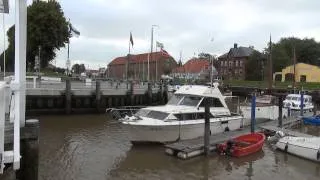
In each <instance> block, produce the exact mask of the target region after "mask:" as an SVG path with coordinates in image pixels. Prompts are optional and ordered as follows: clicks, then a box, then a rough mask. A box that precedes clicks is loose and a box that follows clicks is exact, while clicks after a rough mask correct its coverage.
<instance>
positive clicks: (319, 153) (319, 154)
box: [317, 148, 320, 160]
mask: <svg viewBox="0 0 320 180" xmlns="http://www.w3.org/2000/svg"><path fill="white" fill-rule="evenodd" d="M317 160H320V148H319V150H318V152H317Z"/></svg>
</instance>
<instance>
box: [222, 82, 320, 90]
mask: <svg viewBox="0 0 320 180" xmlns="http://www.w3.org/2000/svg"><path fill="white" fill-rule="evenodd" d="M223 83H224V84H227V85H229V86H244V87H256V88H268V82H267V81H243V80H229V81H224V82H223ZM273 85H274V86H273V87H274V88H280V89H287V88H292V82H279V81H276V82H274V83H273ZM296 87H297V89H301V88H303V89H305V90H320V83H318V82H306V83H300V82H297V83H296Z"/></svg>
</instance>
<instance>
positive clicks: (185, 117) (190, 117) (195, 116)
mask: <svg viewBox="0 0 320 180" xmlns="http://www.w3.org/2000/svg"><path fill="white" fill-rule="evenodd" d="M204 115H205V114H204V112H199V113H183V114H174V116H176V117H177V119H179V121H185V120H196V119H204ZM209 118H213V116H212V114H211V113H209Z"/></svg>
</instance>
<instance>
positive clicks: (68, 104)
mask: <svg viewBox="0 0 320 180" xmlns="http://www.w3.org/2000/svg"><path fill="white" fill-rule="evenodd" d="M65 96H66V102H65V108H66V114H70V113H71V81H70V79H69V78H68V79H67V80H66V90H65Z"/></svg>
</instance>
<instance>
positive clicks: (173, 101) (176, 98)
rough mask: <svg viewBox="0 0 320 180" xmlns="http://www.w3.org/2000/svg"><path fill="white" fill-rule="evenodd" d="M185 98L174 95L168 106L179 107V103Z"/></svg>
mask: <svg viewBox="0 0 320 180" xmlns="http://www.w3.org/2000/svg"><path fill="white" fill-rule="evenodd" d="M182 98H183V96H181V95H179V94H174V95H173V96H172V97H171V99H170V100H169V101H168V103H167V104H169V105H178V103H179V102H180V100H181V99H182Z"/></svg>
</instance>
